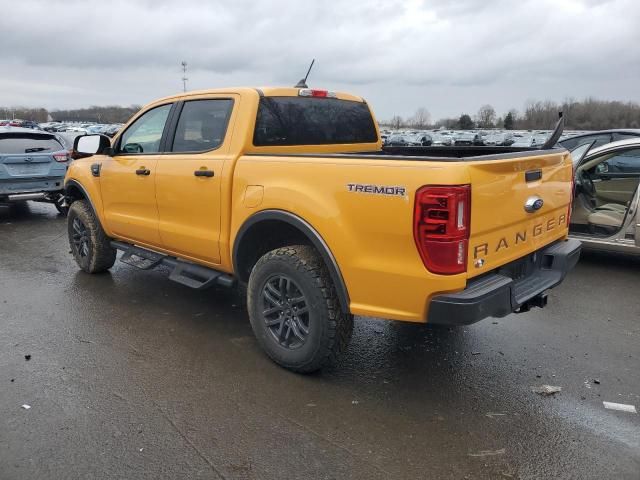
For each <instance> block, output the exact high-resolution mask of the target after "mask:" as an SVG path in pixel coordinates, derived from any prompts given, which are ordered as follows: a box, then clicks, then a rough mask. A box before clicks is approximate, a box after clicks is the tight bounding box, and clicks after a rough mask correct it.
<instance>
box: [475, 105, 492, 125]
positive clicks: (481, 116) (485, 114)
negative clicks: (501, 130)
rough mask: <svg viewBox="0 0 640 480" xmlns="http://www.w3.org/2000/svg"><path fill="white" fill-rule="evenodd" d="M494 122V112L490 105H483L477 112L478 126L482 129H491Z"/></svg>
mask: <svg viewBox="0 0 640 480" xmlns="http://www.w3.org/2000/svg"><path fill="white" fill-rule="evenodd" d="M495 120H496V111H495V109H494V108H493V107H492V106H491V105H488V104H487V105H483V106H481V107H480V110H478V122H477V123H478V126H479V127H483V128H491V127H493V123H494V122H495Z"/></svg>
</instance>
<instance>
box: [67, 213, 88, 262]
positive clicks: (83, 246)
mask: <svg viewBox="0 0 640 480" xmlns="http://www.w3.org/2000/svg"><path fill="white" fill-rule="evenodd" d="M71 226H72V228H73V233H72V234H71V244H72V246H73V249H74V250H75V253H76V254H77V255H79V256H80V257H82V258H86V257H87V256H88V255H89V231H88V230H87V227H86V225H85V224H84V223H83V222H82V220H80V219H79V218H78V217H76V218H74V219H73V223H72V224H71Z"/></svg>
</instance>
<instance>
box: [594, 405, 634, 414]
mask: <svg viewBox="0 0 640 480" xmlns="http://www.w3.org/2000/svg"><path fill="white" fill-rule="evenodd" d="M602 403H603V404H604V408H606V409H609V410H619V411H621V412H627V413H638V412H637V410H636V407H635V406H633V405H626V404H624V403H613V402H602Z"/></svg>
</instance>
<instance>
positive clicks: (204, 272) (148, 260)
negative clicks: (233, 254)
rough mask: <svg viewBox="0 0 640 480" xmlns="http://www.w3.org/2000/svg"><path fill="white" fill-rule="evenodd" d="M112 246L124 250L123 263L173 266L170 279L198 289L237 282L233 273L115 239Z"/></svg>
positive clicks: (140, 266) (145, 266)
mask: <svg viewBox="0 0 640 480" xmlns="http://www.w3.org/2000/svg"><path fill="white" fill-rule="evenodd" d="M111 246H112V247H113V248H117V249H118V250H122V252H123V255H122V257H120V261H122V262H123V263H126V264H127V265H131V266H133V267H136V268H140V269H142V270H149V269H151V268H155V267H157V266H158V265H164V266H166V267H169V268H171V273H170V274H169V280H173V281H174V282H177V283H180V284H182V285H186V286H187V287H190V288H194V289H196V290H204V289H205V288H209V287H213V286H214V285H220V286H223V287H232V286H233V285H234V284H235V278H234V277H233V276H232V275H229V274H228V273H224V272H219V271H218V270H214V269H212V268H207V267H203V266H202V265H196V264H195V263H191V262H187V261H185V260H180V259H178V258H176V257H170V256H169V255H164V254H162V253H158V252H153V251H151V250H147V249H146V248H141V247H136V246H135V245H130V244H128V243H124V242H119V241H115V240H114V241H112V242H111Z"/></svg>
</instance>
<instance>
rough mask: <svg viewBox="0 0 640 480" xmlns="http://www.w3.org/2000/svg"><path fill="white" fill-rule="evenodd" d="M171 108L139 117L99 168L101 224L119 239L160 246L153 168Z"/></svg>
mask: <svg viewBox="0 0 640 480" xmlns="http://www.w3.org/2000/svg"><path fill="white" fill-rule="evenodd" d="M172 108H173V104H171V103H168V104H164V105H159V106H156V107H154V108H152V109H150V110H147V111H146V112H145V113H143V114H142V115H141V116H140V117H138V119H136V120H135V121H134V122H133V123H132V124H131V125H129V127H128V128H127V129H126V130H125V131H124V132H123V133H122V135H121V136H120V137H119V138H118V140H117V141H116V143H115V145H114V154H113V156H112V157H105V159H104V161H103V162H102V165H101V168H100V189H101V192H102V200H103V208H104V220H105V223H106V226H107V228H108V230H109V231H110V232H111V233H112V234H114V235H115V236H118V237H120V238H124V239H127V240H130V241H133V242H136V243H141V244H144V245H147V246H151V247H159V246H161V241H160V233H159V230H158V209H157V205H156V186H155V179H156V166H157V164H158V158H159V157H160V154H161V151H162V149H163V143H164V140H165V135H166V132H165V130H166V128H167V126H168V122H167V120H168V118H169V114H170V112H171V109H172Z"/></svg>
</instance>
